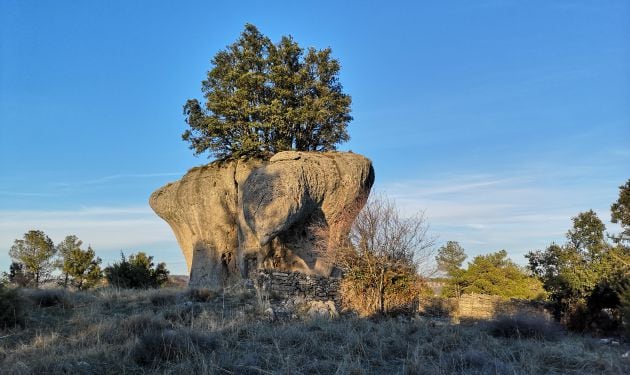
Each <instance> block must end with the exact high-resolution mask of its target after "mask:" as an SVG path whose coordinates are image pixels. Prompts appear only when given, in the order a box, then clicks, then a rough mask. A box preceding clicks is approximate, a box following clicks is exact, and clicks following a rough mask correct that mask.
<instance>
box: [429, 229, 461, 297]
mask: <svg viewBox="0 0 630 375" xmlns="http://www.w3.org/2000/svg"><path fill="white" fill-rule="evenodd" d="M466 257H467V256H466V253H465V252H464V248H463V247H461V246H460V244H459V243H458V242H456V241H448V242H447V243H446V245H444V246H442V247H440V248H439V249H438V254H437V256H436V257H435V260H436V261H437V264H438V269H439V270H440V271H442V272H446V275H447V276H448V279H447V281H446V283H445V284H444V287H443V288H442V295H443V296H445V297H459V296H460V295H461V294H462V287H463V285H462V283H463V279H462V276H463V274H464V272H465V271H464V270H462V263H463V262H464V260H466Z"/></svg>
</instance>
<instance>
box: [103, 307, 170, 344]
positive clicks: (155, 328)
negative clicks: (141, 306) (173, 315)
mask: <svg viewBox="0 0 630 375" xmlns="http://www.w3.org/2000/svg"><path fill="white" fill-rule="evenodd" d="M171 326H172V325H171V324H170V323H169V322H167V321H165V320H164V319H160V318H158V317H156V316H155V315H153V314H151V313H142V314H137V315H132V316H130V317H128V318H125V319H115V320H111V321H109V322H108V323H107V324H106V325H105V329H104V331H103V333H102V337H103V339H104V340H105V341H106V342H109V343H112V344H120V343H124V342H125V341H127V340H129V339H132V338H134V337H136V336H142V335H144V334H146V333H149V332H159V331H162V330H164V329H166V328H170V327H171Z"/></svg>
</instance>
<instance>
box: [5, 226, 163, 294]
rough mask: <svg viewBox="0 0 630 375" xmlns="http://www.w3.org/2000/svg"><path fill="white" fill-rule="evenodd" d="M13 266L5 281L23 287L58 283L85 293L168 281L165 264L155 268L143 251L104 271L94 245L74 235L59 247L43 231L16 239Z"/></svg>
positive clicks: (123, 256)
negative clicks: (86, 291) (100, 286)
mask: <svg viewBox="0 0 630 375" xmlns="http://www.w3.org/2000/svg"><path fill="white" fill-rule="evenodd" d="M9 256H10V257H11V259H12V263H11V265H10V267H9V272H8V273H7V272H5V273H4V274H3V279H4V281H5V282H8V283H11V284H14V285H16V286H21V287H34V288H39V287H40V286H41V285H42V284H44V283H47V282H56V283H57V284H58V285H60V286H63V287H64V288H68V287H71V288H74V289H76V290H85V289H89V288H93V287H95V286H99V285H104V284H105V283H106V284H109V285H112V286H116V287H120V288H157V287H160V286H162V285H164V284H165V283H166V282H167V281H168V274H169V271H168V270H167V269H166V264H165V263H159V264H157V265H155V264H154V263H153V257H152V256H148V255H147V254H145V253H144V252H138V253H137V254H132V255H130V256H129V257H128V258H127V257H126V256H125V255H124V254H123V253H121V260H120V261H119V262H115V263H113V264H112V265H110V266H108V267H105V268H104V269H103V268H101V263H102V260H101V258H99V257H97V256H96V253H95V251H94V250H93V249H92V247H91V246H88V247H87V249H85V248H83V241H81V240H79V239H78V238H77V236H75V235H69V236H66V237H65V238H64V239H63V240H62V241H61V242H60V243H58V244H57V245H54V244H53V241H52V240H51V239H50V238H49V237H48V236H47V235H46V234H45V233H44V232H43V231H41V230H31V231H28V232H26V233H25V234H24V236H23V237H22V238H21V239H16V240H15V241H14V243H13V246H11V249H10V250H9Z"/></svg>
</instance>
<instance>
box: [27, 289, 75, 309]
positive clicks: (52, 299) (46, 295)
mask: <svg viewBox="0 0 630 375" xmlns="http://www.w3.org/2000/svg"><path fill="white" fill-rule="evenodd" d="M28 298H29V299H30V300H31V301H32V302H33V303H34V304H35V305H36V306H39V307H53V306H61V307H64V308H66V307H72V302H71V301H70V299H69V298H68V293H67V292H66V291H64V290H59V289H35V290H31V291H29V293H28Z"/></svg>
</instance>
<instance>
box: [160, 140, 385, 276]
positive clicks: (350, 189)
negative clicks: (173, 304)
mask: <svg viewBox="0 0 630 375" xmlns="http://www.w3.org/2000/svg"><path fill="white" fill-rule="evenodd" d="M373 182H374V170H373V169H372V164H371V162H370V161H369V160H368V159H367V158H365V157H363V156H361V155H357V154H353V153H341V152H327V153H311V152H296V151H286V152H280V153H278V154H276V155H274V156H273V157H272V158H271V159H270V160H269V161H262V160H255V159H250V160H237V161H231V162H215V163H211V164H208V165H206V166H203V167H198V168H193V169H191V170H190V171H189V172H188V173H186V175H184V177H183V178H182V179H181V180H179V181H176V182H173V183H170V184H168V185H166V186H163V187H162V188H160V189H158V190H157V191H155V192H154V193H153V194H152V195H151V198H150V200H149V204H150V205H151V207H152V208H153V210H154V211H155V212H156V213H157V214H158V215H159V216H160V217H161V218H163V219H164V220H166V222H168V224H169V225H170V226H171V228H172V229H173V232H174V233H175V236H176V237H177V241H178V243H179V246H180V247H181V249H182V252H183V253H184V256H185V258H186V263H187V265H188V270H189V271H190V284H191V285H197V286H206V287H210V288H215V289H216V288H221V287H223V286H225V285H228V284H230V283H232V282H233V281H235V280H238V279H240V278H242V277H249V275H250V274H251V273H252V272H253V271H255V270H256V269H261V268H266V269H277V270H282V271H299V272H302V273H305V274H315V275H322V276H329V275H330V273H331V271H332V269H331V266H330V265H329V264H328V263H327V262H325V260H324V259H322V257H321V256H319V254H318V252H317V251H315V243H314V242H315V240H316V238H315V235H314V233H313V228H314V227H316V225H319V226H321V225H323V226H325V227H328V229H329V230H330V233H331V234H334V235H339V234H340V233H342V232H344V231H346V230H347V229H348V228H347V223H348V222H349V219H350V220H351V219H353V217H349V215H350V216H352V215H353V213H355V212H356V211H357V208H360V207H362V205H363V204H364V202H365V199H366V198H367V196H368V194H369V191H370V188H371V187H372V184H373Z"/></svg>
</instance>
